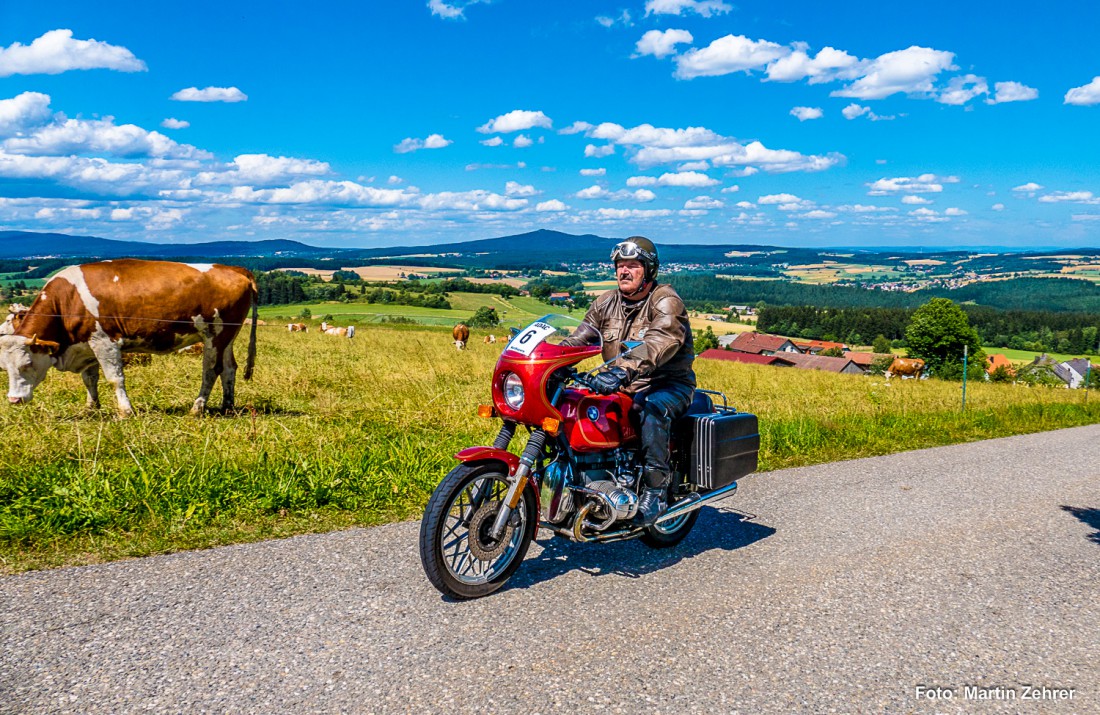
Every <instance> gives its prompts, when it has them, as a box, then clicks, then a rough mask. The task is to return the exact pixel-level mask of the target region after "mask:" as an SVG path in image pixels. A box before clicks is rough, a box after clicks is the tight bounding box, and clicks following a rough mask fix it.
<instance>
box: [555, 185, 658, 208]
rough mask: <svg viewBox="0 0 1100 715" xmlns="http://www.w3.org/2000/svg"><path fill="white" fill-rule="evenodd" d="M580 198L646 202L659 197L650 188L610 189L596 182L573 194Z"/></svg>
mask: <svg viewBox="0 0 1100 715" xmlns="http://www.w3.org/2000/svg"><path fill="white" fill-rule="evenodd" d="M573 196H574V197H576V198H578V199H602V200H604V201H628V200H632V201H637V202H639V203H646V202H648V201H653V200H654V199H656V198H657V194H655V193H653V192H652V191H650V190H649V189H638V190H636V191H627V190H626V189H621V190H619V191H614V192H612V191H608V190H607V189H606V188H604V187H603V186H600V185H599V184H595V185H593V186H589V187H588V188H587V189H581V190H580V191H578V192H577V193H575V194H573Z"/></svg>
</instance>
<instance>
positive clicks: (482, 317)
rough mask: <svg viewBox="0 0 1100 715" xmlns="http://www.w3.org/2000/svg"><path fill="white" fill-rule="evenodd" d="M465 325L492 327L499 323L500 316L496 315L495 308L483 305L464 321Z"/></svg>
mask: <svg viewBox="0 0 1100 715" xmlns="http://www.w3.org/2000/svg"><path fill="white" fill-rule="evenodd" d="M466 325H468V326H470V327H471V328H492V327H494V326H496V325H500V316H498V315H497V312H496V310H494V309H492V308H490V307H489V306H487V305H483V306H481V307H480V308H478V309H477V312H475V313H474V314H473V316H472V317H471V318H470V319H469V320H467V321H466Z"/></svg>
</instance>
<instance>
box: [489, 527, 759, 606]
mask: <svg viewBox="0 0 1100 715" xmlns="http://www.w3.org/2000/svg"><path fill="white" fill-rule="evenodd" d="M744 519H745V516H744V515H743V514H739V513H737V512H734V511H726V510H719V509H710V508H704V509H703V510H702V513H700V514H699V520H698V521H697V522H696V524H695V528H694V529H692V531H691V533H690V534H688V536H687V538H685V539H684V540H683V541H681V542H680V543H679V544H677V545H676V546H675V547H673V548H671V549H651V548H649V547H648V546H646V545H645V544H643V543H641V542H640V541H620V542H614V543H610V544H598V543H597V544H578V543H574V542H572V541H567V540H566V539H564V538H560V537H554V538H553V539H550V540H548V541H540V542H539V543H540V544H541V545H542V547H543V549H542V553H540V554H539V555H538V556H534V557H528V558H527V560H526V561H525V562H524V564H523V566H521V567H520V569H519V571H517V572H516V575H515V576H513V577H512V580H511V582H510V583H509V586H508V588H509V589H513V588H526V587H528V586H533V585H534V584H537V583H541V582H543V581H548V580H550V579H553V578H556V577H558V576H561V575H562V574H565V573H568V572H570V571H582V572H584V573H586V574H588V575H589V576H606V575H616V576H622V577H626V578H638V577H640V576H643V575H645V574H647V573H652V572H654V571H657V570H659V569H663V568H666V567H668V566H672V565H673V564H676V563H679V562H680V561H682V560H684V559H690V558H692V557H693V556H697V555H698V554H702V553H705V552H707V551H712V550H714V549H723V550H725V551H733V550H734V549H740V548H742V547H745V546H748V545H750V544H753V543H755V542H757V541H760V540H761V539H766V538H768V537H769V536H771V535H772V534H774V533H775V529H773V528H771V527H770V526H763V525H761V524H756V523H753V522H751V521H745V520H744Z"/></svg>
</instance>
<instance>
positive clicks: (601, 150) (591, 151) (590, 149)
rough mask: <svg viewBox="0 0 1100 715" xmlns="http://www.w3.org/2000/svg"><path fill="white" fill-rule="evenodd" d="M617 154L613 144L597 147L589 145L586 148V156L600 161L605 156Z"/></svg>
mask: <svg viewBox="0 0 1100 715" xmlns="http://www.w3.org/2000/svg"><path fill="white" fill-rule="evenodd" d="M614 153H615V146H614V145H613V144H606V145H604V146H596V145H595V144H589V145H587V146H586V147H585V148H584V155H585V156H587V157H591V158H596V159H600V158H603V157H605V156H611V155H612V154H614Z"/></svg>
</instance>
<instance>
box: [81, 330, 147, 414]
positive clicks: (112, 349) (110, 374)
mask: <svg viewBox="0 0 1100 715" xmlns="http://www.w3.org/2000/svg"><path fill="white" fill-rule="evenodd" d="M88 343H89V345H90V346H91V348H92V352H93V353H95V357H96V360H98V361H99V367H101V368H102V369H103V377H105V378H107V382H109V383H111V386H112V387H114V388H115V399H117V400H118V414H119V415H120V416H122V417H130V416H131V415H133V414H134V408H133V406H132V405H131V404H130V398H129V397H127V395H126V381H125V379H124V378H123V375H122V341H119V342H117V343H116V342H114V341H112V340H111V339H109V338H107V337H106V336H104V338H103V339H102V340H96V339H95V338H94V337H93V339H92V340H90V341H88ZM83 374H84V373H81V375H83ZM85 385H87V381H85Z"/></svg>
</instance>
